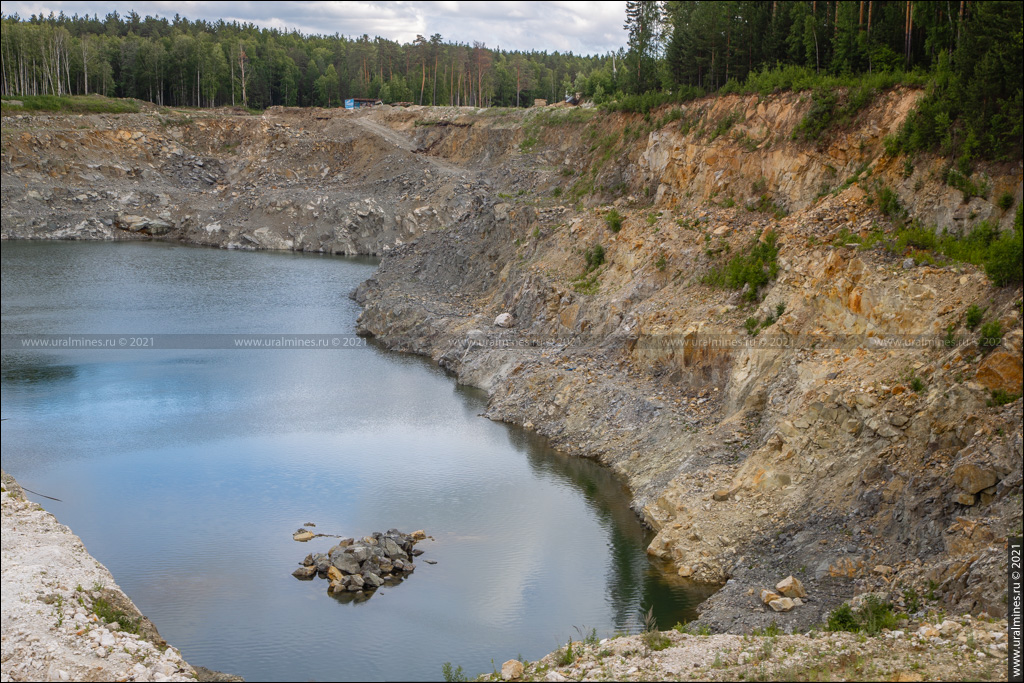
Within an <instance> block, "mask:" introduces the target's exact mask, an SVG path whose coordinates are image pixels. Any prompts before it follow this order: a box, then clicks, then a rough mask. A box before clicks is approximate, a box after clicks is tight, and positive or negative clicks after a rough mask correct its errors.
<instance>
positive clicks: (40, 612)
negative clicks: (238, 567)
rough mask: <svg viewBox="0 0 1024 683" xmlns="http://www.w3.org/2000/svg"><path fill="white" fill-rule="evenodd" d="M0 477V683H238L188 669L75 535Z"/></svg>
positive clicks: (13, 482)
mask: <svg viewBox="0 0 1024 683" xmlns="http://www.w3.org/2000/svg"><path fill="white" fill-rule="evenodd" d="M2 478H3V487H2V492H0V499H2V500H0V503H2V511H3V515H2V517H3V519H2V528H3V570H2V586H3V595H4V600H3V608H2V623H3V637H2V658H3V667H2V670H0V680H2V681H25V680H37V681H38V680H52V681H67V680H111V681H112V680H135V681H196V680H199V681H241V680H242V679H241V678H240V677H238V676H231V675H226V674H221V673H218V672H214V671H210V670H208V669H205V668H203V667H193V666H192V665H190V664H189V663H188V662H186V661H185V660H184V659H183V658H182V656H181V653H180V652H179V651H178V650H177V649H175V648H174V647H173V646H171V645H169V644H168V643H167V642H166V641H165V640H164V639H163V638H162V637H161V636H160V633H159V632H158V631H157V629H156V626H155V625H154V624H153V622H152V621H150V620H149V619H148V618H147V617H146V616H145V615H144V614H142V612H141V611H139V609H138V607H136V606H135V603H133V602H132V600H131V598H129V597H128V596H127V595H126V594H125V593H124V591H122V590H121V588H120V587H119V586H118V585H117V583H116V581H115V579H114V577H113V575H112V574H111V573H110V571H109V570H108V569H107V568H106V567H105V566H103V564H101V563H100V562H99V561H98V560H96V559H95V558H94V557H93V556H92V555H90V554H89V552H88V550H87V549H86V548H85V545H84V544H83V543H82V540H81V539H80V538H79V537H78V536H77V535H76V534H75V533H74V532H73V531H72V530H71V529H70V528H68V527H67V526H65V525H63V524H61V523H60V522H59V521H58V520H57V518H56V517H55V516H54V515H53V514H52V513H50V512H48V511H46V510H45V509H44V508H43V507H42V506H41V505H39V504H37V503H33V502H32V501H30V500H28V499H27V498H26V497H25V495H24V492H23V490H22V488H21V486H20V485H19V484H18V483H17V481H16V480H15V479H14V477H13V476H11V475H10V474H8V473H7V472H6V471H4V472H3V473H2Z"/></svg>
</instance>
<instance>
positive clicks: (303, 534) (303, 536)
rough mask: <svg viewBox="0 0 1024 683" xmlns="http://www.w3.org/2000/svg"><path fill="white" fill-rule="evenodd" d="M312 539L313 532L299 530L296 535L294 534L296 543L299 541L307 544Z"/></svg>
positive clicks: (293, 537)
mask: <svg viewBox="0 0 1024 683" xmlns="http://www.w3.org/2000/svg"><path fill="white" fill-rule="evenodd" d="M311 538H313V532H312V531H310V530H309V529H299V530H298V531H296V532H295V533H294V534H292V539H293V540H295V541H299V542H301V543H305V542H306V541H308V540H309V539H311Z"/></svg>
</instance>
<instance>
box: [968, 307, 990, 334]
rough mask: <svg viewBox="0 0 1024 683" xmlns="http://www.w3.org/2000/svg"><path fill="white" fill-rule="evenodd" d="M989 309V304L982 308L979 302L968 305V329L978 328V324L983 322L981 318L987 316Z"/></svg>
mask: <svg viewBox="0 0 1024 683" xmlns="http://www.w3.org/2000/svg"><path fill="white" fill-rule="evenodd" d="M987 310H988V306H986V307H985V308H981V307H980V306H978V304H971V305H970V306H968V307H967V329H969V330H971V331H973V330H975V329H977V327H978V325H980V324H981V319H982V318H984V317H985V311H987Z"/></svg>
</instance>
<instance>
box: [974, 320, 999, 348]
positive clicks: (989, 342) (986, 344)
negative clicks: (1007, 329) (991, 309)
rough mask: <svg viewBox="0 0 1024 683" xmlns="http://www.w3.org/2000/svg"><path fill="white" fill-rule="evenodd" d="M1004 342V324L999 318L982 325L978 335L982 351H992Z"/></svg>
mask: <svg viewBox="0 0 1024 683" xmlns="http://www.w3.org/2000/svg"><path fill="white" fill-rule="evenodd" d="M1002 343H1003V324H1002V323H1001V322H999V321H998V320H989V321H988V322H987V323H985V324H984V325H982V326H981V333H980V334H979V336H978V347H979V348H981V350H982V351H991V350H992V349H994V348H996V347H997V346H999V345H1000V344H1002Z"/></svg>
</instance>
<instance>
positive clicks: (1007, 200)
mask: <svg viewBox="0 0 1024 683" xmlns="http://www.w3.org/2000/svg"><path fill="white" fill-rule="evenodd" d="M997 205H998V206H999V208H1000V209H1002V210H1003V211H1008V210H1009V208H1010V207H1011V206H1013V195H1012V194H1010V193H1009V192H1004V193H1002V194H1001V195H999V201H998V202H997Z"/></svg>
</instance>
